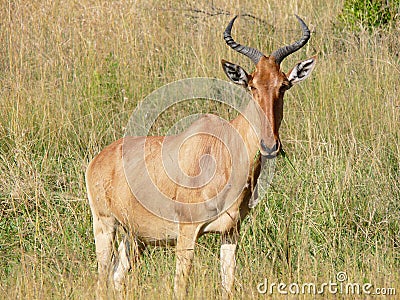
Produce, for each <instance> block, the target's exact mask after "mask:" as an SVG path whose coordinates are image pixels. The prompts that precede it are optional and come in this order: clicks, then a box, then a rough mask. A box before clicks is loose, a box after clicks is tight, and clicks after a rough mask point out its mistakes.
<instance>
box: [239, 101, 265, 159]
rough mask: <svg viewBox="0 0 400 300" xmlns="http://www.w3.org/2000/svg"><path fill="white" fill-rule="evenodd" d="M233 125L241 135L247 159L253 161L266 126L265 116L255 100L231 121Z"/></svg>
mask: <svg viewBox="0 0 400 300" xmlns="http://www.w3.org/2000/svg"><path fill="white" fill-rule="evenodd" d="M231 124H232V126H233V127H235V128H236V130H237V131H238V132H239V134H240V135H241V136H242V139H243V141H244V143H245V145H246V147H247V151H248V155H249V161H250V163H253V161H254V160H253V159H254V157H255V156H256V155H257V152H258V150H259V145H260V139H261V138H262V137H261V135H262V132H264V131H265V130H263V127H265V126H266V117H265V114H264V113H263V111H262V110H261V108H260V107H259V106H258V104H257V103H256V102H255V101H250V102H249V103H248V105H247V106H246V108H245V109H244V110H243V111H242V112H241V113H240V114H239V116H238V117H236V118H235V119H234V120H232V121H231Z"/></svg>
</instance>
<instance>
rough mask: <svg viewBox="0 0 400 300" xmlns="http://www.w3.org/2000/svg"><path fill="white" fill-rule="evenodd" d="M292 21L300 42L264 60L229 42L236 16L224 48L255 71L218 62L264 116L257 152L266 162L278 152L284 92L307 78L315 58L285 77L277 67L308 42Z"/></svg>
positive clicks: (307, 33)
mask: <svg viewBox="0 0 400 300" xmlns="http://www.w3.org/2000/svg"><path fill="white" fill-rule="evenodd" d="M296 17H297V19H298V21H299V22H300V25H301V28H302V30H303V36H302V38H301V39H300V40H298V41H297V42H295V43H293V44H291V45H288V46H284V47H282V48H279V49H278V50H276V51H274V52H273V53H272V54H271V55H270V56H265V55H264V54H263V53H262V52H260V51H259V50H257V49H255V48H251V47H247V46H242V45H240V44H238V43H236V42H235V41H234V40H233V38H232V36H231V30H232V26H233V23H234V22H235V20H236V18H237V16H236V17H234V18H233V19H232V20H231V21H230V23H229V24H228V26H227V27H226V29H225V32H224V40H225V42H226V43H227V44H228V46H229V47H231V48H232V49H234V50H235V51H237V52H239V53H241V54H244V55H246V56H247V57H249V58H250V59H251V60H252V61H253V62H254V64H255V65H256V69H255V71H254V72H253V73H251V74H248V73H247V72H246V71H245V70H244V69H243V68H242V67H240V66H239V65H236V64H233V63H230V62H228V61H226V60H222V67H223V69H224V72H225V74H226V75H227V76H228V77H229V79H230V80H231V81H233V82H234V83H236V84H239V85H242V86H243V87H245V88H248V89H250V91H251V93H252V96H253V99H254V100H255V101H256V102H257V103H258V105H259V107H260V108H261V109H262V111H263V113H264V114H265V118H264V119H266V120H267V122H263V123H267V124H264V125H262V126H261V132H259V133H258V134H259V138H260V143H259V149H260V152H261V154H262V155H263V156H265V157H267V158H273V157H275V156H276V155H278V154H279V152H280V151H281V142H280V139H279V127H280V125H281V121H282V118H283V96H284V94H285V91H287V90H288V89H290V88H291V87H292V86H293V85H294V84H296V83H298V82H301V81H303V80H304V79H306V78H307V77H308V76H309V75H310V74H311V71H312V70H313V68H314V66H315V62H316V58H315V57H312V58H310V59H307V60H304V61H302V62H299V63H298V64H297V65H296V66H295V67H294V68H293V69H292V70H291V71H290V72H288V73H287V74H285V73H284V72H282V71H281V68H280V64H281V62H282V61H283V60H284V59H285V57H287V56H288V55H290V54H292V53H294V52H296V51H297V50H299V49H300V48H301V47H303V46H304V45H305V44H306V43H307V41H308V40H309V38H310V30H309V29H308V27H307V25H306V24H305V23H304V21H303V20H302V19H301V18H299V17H298V16H297V15H296Z"/></svg>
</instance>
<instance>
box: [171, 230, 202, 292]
mask: <svg viewBox="0 0 400 300" xmlns="http://www.w3.org/2000/svg"><path fill="white" fill-rule="evenodd" d="M197 227H198V225H197V226H196V225H193V224H184V225H183V224H180V225H179V235H178V240H177V243H176V269H175V280H174V296H175V298H176V299H184V298H186V294H187V285H188V279H189V274H190V270H191V268H192V262H193V256H194V247H195V244H196V240H197V235H198V230H199V229H198V228H197Z"/></svg>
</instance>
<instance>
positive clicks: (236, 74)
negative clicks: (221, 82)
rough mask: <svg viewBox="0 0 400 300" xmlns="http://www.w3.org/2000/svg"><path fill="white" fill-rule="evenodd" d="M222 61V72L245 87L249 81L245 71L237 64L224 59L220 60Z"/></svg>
mask: <svg viewBox="0 0 400 300" xmlns="http://www.w3.org/2000/svg"><path fill="white" fill-rule="evenodd" d="M221 63H222V69H224V72H225V74H226V76H228V78H229V79H230V80H232V82H234V83H236V84H239V85H241V86H243V87H247V84H248V83H249V79H250V78H249V75H248V74H247V72H246V71H245V70H244V69H243V68H242V67H241V66H239V65H236V64H233V63H230V62H229V61H226V60H224V59H223V60H221Z"/></svg>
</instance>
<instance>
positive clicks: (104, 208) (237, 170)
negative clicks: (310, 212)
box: [86, 16, 316, 298]
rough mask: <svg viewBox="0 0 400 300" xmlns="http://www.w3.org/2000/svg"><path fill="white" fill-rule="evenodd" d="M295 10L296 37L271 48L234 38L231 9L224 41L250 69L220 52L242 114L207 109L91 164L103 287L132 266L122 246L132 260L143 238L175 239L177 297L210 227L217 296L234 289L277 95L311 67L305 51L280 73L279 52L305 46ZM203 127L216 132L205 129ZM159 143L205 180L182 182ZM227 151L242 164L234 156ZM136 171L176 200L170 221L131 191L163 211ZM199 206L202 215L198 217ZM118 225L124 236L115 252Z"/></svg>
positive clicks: (117, 145)
mask: <svg viewBox="0 0 400 300" xmlns="http://www.w3.org/2000/svg"><path fill="white" fill-rule="evenodd" d="M296 17H297V19H298V21H299V23H300V25H301V28H302V31H303V35H302V37H301V39H300V40H298V41H297V42H295V43H293V44H291V45H288V46H284V47H282V48H280V49H278V50H276V51H274V52H273V53H272V54H271V55H270V56H265V55H264V54H263V53H261V52H260V51H258V50H257V49H254V48H250V47H247V46H242V45H240V44H238V43H236V42H235V41H234V40H233V38H232V36H231V29H232V25H233V23H234V21H235V19H236V17H235V18H233V19H232V20H231V21H230V23H229V24H228V26H227V27H226V29H225V32H224V40H225V42H226V43H227V44H228V45H229V46H230V47H231V48H233V49H234V50H235V51H237V52H239V53H241V54H243V55H245V56H247V57H248V58H250V59H251V60H252V61H253V63H254V64H255V71H254V72H253V73H251V74H248V73H247V72H246V71H245V70H244V69H243V68H241V67H240V66H239V65H236V64H233V63H230V62H228V61H225V60H222V67H223V70H224V72H225V73H226V75H227V76H228V78H229V79H230V80H231V81H232V82H234V83H235V84H238V85H240V86H243V87H244V88H246V89H248V90H249V92H250V93H251V95H252V101H250V103H249V104H248V105H247V107H246V109H245V113H244V114H240V115H239V116H238V117H236V118H235V119H234V120H232V121H230V122H222V121H221V119H220V118H218V117H217V116H214V115H205V116H203V117H201V118H199V119H198V120H197V121H196V122H194V123H193V124H192V125H191V126H190V127H189V128H188V129H187V130H186V131H185V132H183V133H181V134H178V135H174V136H165V137H164V136H149V137H145V136H141V137H124V138H122V139H120V140H118V141H116V142H113V143H112V144H111V145H109V146H108V147H106V148H105V149H104V150H102V151H101V152H100V153H99V154H98V155H97V156H96V157H95V158H94V159H93V160H92V161H91V162H90V164H89V166H88V169H87V172H86V183H87V190H88V197H89V203H90V208H91V211H92V214H93V231H94V238H95V244H96V255H97V260H98V271H99V286H100V287H101V286H106V285H107V281H108V280H109V279H110V278H109V276H110V277H112V281H113V283H114V287H115V288H116V289H117V290H121V289H123V286H124V277H125V274H126V272H127V271H128V270H129V269H130V268H131V261H132V260H131V259H130V258H129V252H134V253H132V255H133V257H135V258H137V257H138V256H139V255H140V253H141V251H142V250H143V247H144V246H145V245H149V244H153V245H171V244H172V245H176V271H175V279H174V294H175V296H176V297H177V298H182V297H184V296H185V294H186V289H187V281H188V274H189V272H190V269H191V264H192V259H193V255H194V248H195V245H196V240H197V239H198V237H199V236H201V235H203V234H205V233H209V232H214V233H220V234H221V243H222V244H221V250H220V261H221V276H222V286H223V291H222V293H223V296H224V297H227V296H230V295H232V291H233V283H234V272H235V266H236V262H235V252H236V246H237V242H238V234H239V226H240V222H241V220H243V218H244V217H245V216H246V215H247V214H248V212H249V210H250V208H249V201H250V198H251V196H252V191H253V190H252V188H251V187H252V186H254V185H253V183H254V182H256V180H257V178H258V175H259V172H260V165H261V158H260V156H259V155H257V154H258V153H260V154H261V157H262V158H274V157H276V156H277V155H278V154H279V153H280V151H281V147H282V146H281V141H280V138H279V127H280V125H281V121H282V118H283V96H284V94H285V92H286V91H287V90H288V89H289V88H291V87H292V86H293V85H294V84H296V83H299V82H301V81H303V80H304V79H306V78H307V77H308V76H309V75H310V73H311V71H312V70H313V68H314V65H315V62H316V59H315V57H312V58H309V59H307V60H304V61H302V62H300V63H298V64H297V65H295V66H294V68H293V69H292V70H291V71H290V72H288V73H287V74H285V73H283V72H282V71H281V68H280V64H281V62H282V61H283V59H284V58H285V57H287V56H288V55H290V54H292V53H294V52H295V51H297V50H299V49H300V48H302V47H303V46H304V45H305V44H306V43H307V41H308V40H309V38H310V31H309V29H308V27H307V25H306V24H305V23H304V21H303V20H302V19H300V18H299V17H298V16H296ZM208 132H212V133H213V134H206V133H208ZM234 135H235V136H236V137H234ZM238 137H239V138H238ZM227 143H230V144H229V145H227ZM163 151H164V152H165V151H167V153H170V154H171V156H174V157H172V158H171V159H172V161H173V162H174V163H175V165H176V167H177V168H179V169H180V170H181V172H182V173H183V174H186V175H187V177H188V178H189V181H190V178H192V179H193V180H194V181H196V180H197V182H199V180H200V181H202V176H203V177H204V176H206V177H207V178H209V180H205V181H204V180H203V181H204V182H203V183H202V184H198V185H197V186H196V187H188V186H186V185H184V184H179V182H177V181H176V180H175V179H173V178H171V177H170V176H169V174H167V172H166V171H165V170H164V168H165V167H166V164H165V163H164V161H163V154H162V152H163ZM210 157H211V159H210ZM233 158H234V159H235V160H236V161H239V163H236V164H234V162H233ZM255 158H256V159H255ZM210 169H212V171H210V172H209V170H210ZM143 174H146V176H147V177H148V178H150V179H151V182H152V184H153V185H154V186H156V188H157V189H158V190H159V191H160V195H163V197H166V198H168V199H171V200H172V201H174V202H175V203H177V206H176V211H175V212H176V219H175V220H168V219H165V218H162V217H160V215H159V214H157V213H155V212H154V211H149V210H148V209H146V208H145V207H144V206H143V205H142V203H141V201H140V199H137V197H136V194H135V193H134V192H133V191H132V186H133V185H134V186H135V189H136V190H137V189H141V190H142V193H141V197H142V198H143V197H145V198H146V197H147V199H146V201H154V202H155V203H158V206H159V207H160V209H161V210H162V209H163V202H162V201H164V200H163V199H164V198H163V197H158V196H155V194H154V193H152V192H151V190H152V188H153V187H151V188H150V187H149V186H145V185H144V181H143V177H146V176H144V175H143ZM232 174H234V178H231V177H232V176H233V175H232ZM203 179H204V178H203ZM146 184H147V185H148V184H149V183H148V182H147V183H146ZM228 185H229V187H228V188H227V186H228ZM233 188H235V189H236V190H239V191H240V193H239V195H238V197H236V198H235V199H234V201H228V200H229V199H228V198H229V197H232V194H231V193H230V189H233ZM221 191H223V192H221ZM211 198H212V199H217V203H216V204H215V205H210V204H209V203H207V201H208V200H209V199H211ZM202 203H204V206H201V204H202ZM226 203H229V205H227V204H226ZM191 204H200V206H196V207H197V208H196V210H193V209H190V207H189V206H190V205H191ZM185 205H186V206H185ZM166 206H167V205H166ZM166 206H165V207H166ZM203 212H207V215H208V216H209V217H208V218H205V219H204V218H203V219H200V218H197V217H196V215H201V214H202V213H203ZM118 226H122V228H123V229H124V230H125V231H126V232H127V234H126V236H125V238H124V239H123V240H122V241H121V243H120V244H119V247H118V251H115V250H114V239H115V236H116V230H117V227H118ZM130 250H132V251H130ZM114 252H115V253H114ZM112 261H113V262H114V263H112Z"/></svg>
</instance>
